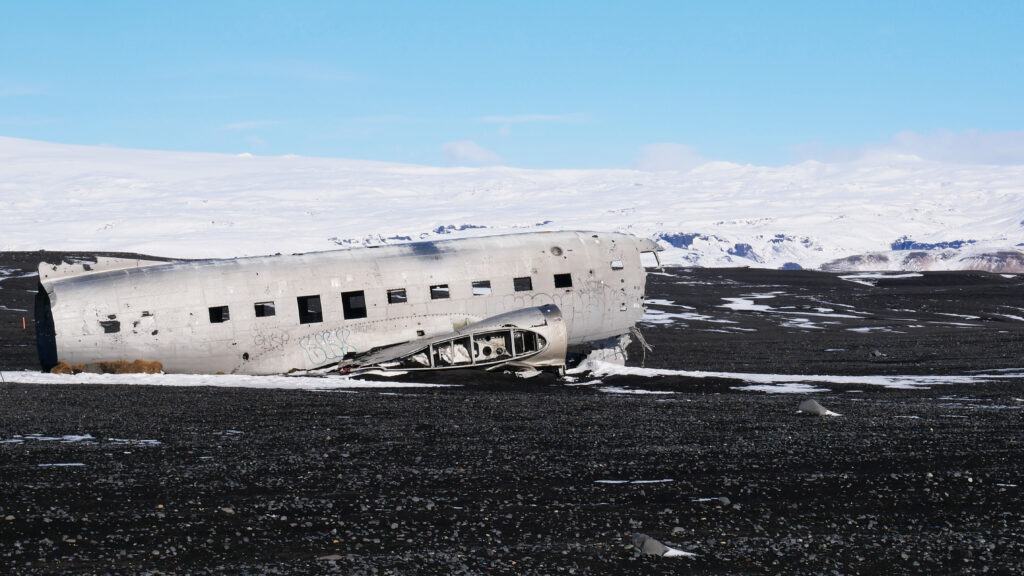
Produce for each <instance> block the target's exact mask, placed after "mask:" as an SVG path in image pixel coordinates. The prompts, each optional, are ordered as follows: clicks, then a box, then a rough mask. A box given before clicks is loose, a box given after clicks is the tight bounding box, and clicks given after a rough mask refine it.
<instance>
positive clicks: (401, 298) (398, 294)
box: [388, 288, 409, 304]
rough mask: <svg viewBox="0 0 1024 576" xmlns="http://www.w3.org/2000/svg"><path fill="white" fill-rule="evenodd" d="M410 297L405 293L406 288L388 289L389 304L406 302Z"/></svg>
mask: <svg viewBox="0 0 1024 576" xmlns="http://www.w3.org/2000/svg"><path fill="white" fill-rule="evenodd" d="M408 301H409V298H407V297H406V295H405V288H392V289H391V290H388V304H405V303H406V302H408Z"/></svg>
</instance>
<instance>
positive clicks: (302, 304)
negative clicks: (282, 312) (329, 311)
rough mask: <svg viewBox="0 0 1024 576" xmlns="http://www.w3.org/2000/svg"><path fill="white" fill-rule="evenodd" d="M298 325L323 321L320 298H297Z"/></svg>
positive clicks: (317, 296)
mask: <svg viewBox="0 0 1024 576" xmlns="http://www.w3.org/2000/svg"><path fill="white" fill-rule="evenodd" d="M297 300H298V303H299V324H315V323H317V322H323V321H324V312H323V308H321V307H320V296H319V295H316V296H299V297H298V298H297Z"/></svg>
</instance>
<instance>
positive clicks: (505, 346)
mask: <svg viewBox="0 0 1024 576" xmlns="http://www.w3.org/2000/svg"><path fill="white" fill-rule="evenodd" d="M511 357H512V333H511V332H510V331H508V330H502V331H500V332H485V333H483V334H477V335H475V336H473V358H474V359H475V360H476V361H477V362H491V361H494V360H502V359H504V358H511Z"/></svg>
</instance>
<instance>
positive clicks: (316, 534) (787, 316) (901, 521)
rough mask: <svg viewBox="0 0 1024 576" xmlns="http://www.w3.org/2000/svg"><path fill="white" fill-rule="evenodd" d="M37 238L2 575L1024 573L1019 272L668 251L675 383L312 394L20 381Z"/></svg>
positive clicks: (584, 380)
mask: <svg viewBox="0 0 1024 576" xmlns="http://www.w3.org/2000/svg"><path fill="white" fill-rule="evenodd" d="M40 256H41V255H40V253H3V254H2V255H0V270H2V271H3V272H0V276H2V277H3V279H0V369H2V370H4V371H5V374H4V378H5V382H3V383H0V571H3V572H5V573H11V574H105V573H110V574H140V573H149V574H171V573H173V574H275V573H277V574H320V573H339V574H459V573H462V574H485V573H494V574H655V573H658V574H661V573H672V574H677V573H679V574H766V573H767V574H775V573H785V574H878V573H905V574H914V573H922V574H924V573H928V574H963V573H990V574H1017V573H1021V572H1022V571H1024V504H1022V502H1021V485H1022V483H1024V478H1022V475H1024V427H1022V421H1021V411H1022V409H1024V384H1022V383H1021V379H1020V376H1021V375H1022V374H1024V278H1022V277H1020V276H1005V277H1004V276H1000V275H996V274H986V273H973V272H950V273H927V274H924V275H916V276H906V277H888V278H882V279H878V278H867V277H856V278H847V279H843V278H841V277H839V276H838V275H834V274H825V273H817V272H801V271H786V272H781V271H770V270H746V269H729V270H720V269H718V270H712V269H702V270H682V269H678V270H667V271H666V272H665V273H663V274H661V273H656V274H652V275H651V276H650V277H649V288H648V297H649V299H650V304H649V308H650V313H649V315H648V319H649V321H647V322H645V323H644V324H642V325H641V329H642V332H643V334H644V336H645V337H646V339H647V341H648V342H649V343H650V344H651V345H653V347H654V350H653V352H649V353H647V354H646V357H644V358H643V363H644V366H645V367H647V368H656V369H664V370H668V371H675V372H674V373H673V372H670V373H667V374H664V375H661V376H651V375H628V376H627V375H622V376H607V377H603V378H600V382H593V380H595V378H591V377H589V376H585V375H581V376H578V377H576V379H575V381H573V382H568V381H566V380H562V379H558V378H556V377H554V376H542V377H538V378H535V379H530V380H521V379H516V378H513V377H509V376H505V375H500V374H497V375H496V374H481V373H465V372H464V373H461V374H453V375H436V374H435V375H432V376H431V377H430V379H431V380H432V381H434V382H438V383H451V384H457V385H458V386H454V387H445V388H410V389H391V390H387V389H371V390H357V391H337V390H334V391H295V390H273V389H271V390H266V389H243V388H217V387H197V388H185V387H163V386H128V385H88V384H67V385H55V384H46V385H40V384H29V383H22V382H20V381H19V380H27V379H28V378H27V377H26V376H25V374H24V373H23V374H22V375H21V376H19V374H18V373H17V372H16V371H20V370H32V369H35V368H36V366H37V363H36V361H35V350H34V335H33V332H32V326H31V321H32V315H31V314H32V313H31V309H32V298H33V293H34V289H35V283H36V279H35V278H34V277H32V276H29V275H28V274H30V273H31V272H32V271H33V270H34V268H35V263H36V262H37V261H38V259H39V258H40ZM730 299H731V300H730ZM23 317H25V318H27V323H26V328H25V329H24V330H23V329H22V320H21V319H22V318H23ZM630 351H631V353H633V358H632V359H631V361H630V365H634V366H639V364H640V362H641V354H640V350H639V347H638V346H636V345H634V346H632V347H631V350H630ZM12 372H13V373H12ZM736 373H745V374H757V375H762V377H759V378H754V377H748V378H740V377H737V376H736ZM809 374H817V375H827V376H828V377H829V378H819V379H811V380H806V379H800V378H785V377H783V376H784V375H809ZM900 375H912V376H915V377H914V378H905V379H898V378H894V377H896V376H900ZM949 376H957V377H963V378H961V379H960V380H956V381H954V380H953V379H950V378H948V377H949ZM840 377H849V378H846V379H843V378H840ZM928 377H930V378H931V379H930V380H929V379H928ZM412 380H416V381H423V380H425V378H423V377H417V378H414V379H412ZM755 380H756V381H755ZM580 384H585V385H580ZM758 385H759V386H766V387H765V388H759V389H752V388H749V387H751V386H758ZM763 390H768V391H769V392H766V391H763ZM784 390H789V391H791V392H795V393H779V392H782V391H784ZM805 398H813V399H815V400H816V401H818V402H819V403H820V404H822V405H823V406H825V407H826V408H828V409H829V410H832V411H834V412H837V413H839V414H841V415H840V416H809V415H806V414H798V413H797V406H798V405H799V403H800V402H801V400H804V399H805ZM633 533H645V534H648V535H650V536H652V537H654V538H657V539H658V540H661V541H662V542H665V543H666V544H668V545H670V546H673V547H675V548H678V549H681V550H685V551H689V552H693V553H694V554H696V556H693V557H683V558H667V557H658V556H650V555H640V554H638V553H637V551H636V550H635V549H634V548H633V547H632V546H631V545H630V535H631V534H633Z"/></svg>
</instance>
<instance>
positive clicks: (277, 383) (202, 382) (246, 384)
mask: <svg viewBox="0 0 1024 576" xmlns="http://www.w3.org/2000/svg"><path fill="white" fill-rule="evenodd" d="M0 376H3V379H4V381H6V382H20V383H23V384H61V385H72V384H120V385H135V386H186V387H188V386H216V387H221V388H276V389H286V390H334V389H379V388H437V387H444V386H447V385H446V384H421V383H415V382H371V381H367V380H357V379H354V378H346V377H343V376H330V377H323V378H318V377H310V376H243V375H236V374H218V375H205V374H86V373H82V374H73V375H72V374H46V373H42V372H28V371H25V372H0Z"/></svg>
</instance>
